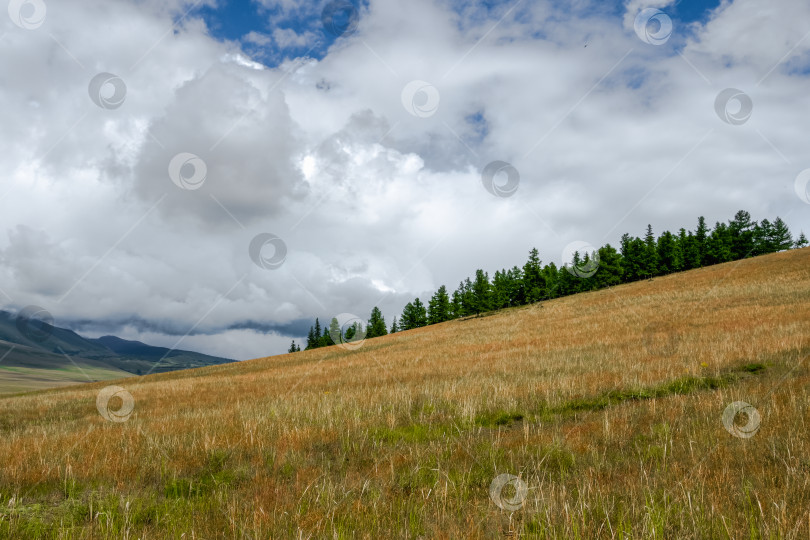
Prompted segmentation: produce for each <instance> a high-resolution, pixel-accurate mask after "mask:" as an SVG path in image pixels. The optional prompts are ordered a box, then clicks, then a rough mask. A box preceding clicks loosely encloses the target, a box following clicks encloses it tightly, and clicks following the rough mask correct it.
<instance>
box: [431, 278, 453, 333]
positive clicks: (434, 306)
mask: <svg viewBox="0 0 810 540" xmlns="http://www.w3.org/2000/svg"><path fill="white" fill-rule="evenodd" d="M450 310H451V306H450V297H449V296H448V295H447V287H445V286H444V285H442V286H441V287H439V290H437V291H436V293H435V294H434V295H433V296H432V297H431V298H430V301H429V302H428V324H436V323H440V322H444V321H449V320H450Z"/></svg>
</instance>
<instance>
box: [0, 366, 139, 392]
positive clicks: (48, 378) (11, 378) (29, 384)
mask: <svg viewBox="0 0 810 540" xmlns="http://www.w3.org/2000/svg"><path fill="white" fill-rule="evenodd" d="M130 376H132V374H131V373H127V372H126V371H122V370H120V369H115V368H109V369H107V368H102V367H97V366H89V365H86V364H82V363H76V365H69V366H65V367H61V368H59V369H54V368H48V369H40V368H33V367H25V366H4V365H2V364H0V394H19V393H22V392H28V391H31V390H40V389H44V388H55V387H61V386H70V385H75V384H82V383H85V382H87V381H106V380H109V379H120V378H121V377H130Z"/></svg>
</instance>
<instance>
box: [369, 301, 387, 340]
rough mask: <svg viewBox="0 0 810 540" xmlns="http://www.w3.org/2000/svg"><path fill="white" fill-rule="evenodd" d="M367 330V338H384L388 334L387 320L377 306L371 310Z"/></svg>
mask: <svg viewBox="0 0 810 540" xmlns="http://www.w3.org/2000/svg"><path fill="white" fill-rule="evenodd" d="M366 330H367V331H366V338H374V337H379V336H384V335H386V334H387V333H388V329H387V328H386V327H385V318H384V317H383V314H382V312H381V311H380V308H378V307H377V306H374V308H373V309H372V310H371V316H370V317H369V319H368V325H367V326H366Z"/></svg>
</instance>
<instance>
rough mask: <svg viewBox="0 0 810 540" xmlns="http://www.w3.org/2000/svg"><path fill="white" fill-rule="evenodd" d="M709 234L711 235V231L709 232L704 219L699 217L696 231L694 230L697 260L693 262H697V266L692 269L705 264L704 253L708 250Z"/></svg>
mask: <svg viewBox="0 0 810 540" xmlns="http://www.w3.org/2000/svg"><path fill="white" fill-rule="evenodd" d="M709 234H711V231H710V230H709V227H708V226H707V225H706V218H704V217H703V216H700V217H699V218H698V226H697V229H695V246H696V247H697V259H696V261H694V262H697V265H696V266H693V268H700V267H701V266H703V265H704V264H705V259H706V251H707V249H708V246H707V241H708V239H709Z"/></svg>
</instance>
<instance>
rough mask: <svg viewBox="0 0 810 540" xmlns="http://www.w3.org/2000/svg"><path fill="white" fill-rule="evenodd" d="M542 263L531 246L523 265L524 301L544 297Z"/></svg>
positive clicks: (537, 299)
mask: <svg viewBox="0 0 810 540" xmlns="http://www.w3.org/2000/svg"><path fill="white" fill-rule="evenodd" d="M542 264H543V263H542V261H541V260H540V253H539V252H538V251H537V248H532V250H531V251H530V252H529V259H528V260H527V261H526V264H524V265H523V290H524V291H525V294H526V302H527V303H529V304H531V303H533V302H537V301H539V300H542V299H544V298H545V297H546V283H545V280H544V279H543V277H544V276H543V266H542Z"/></svg>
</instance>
